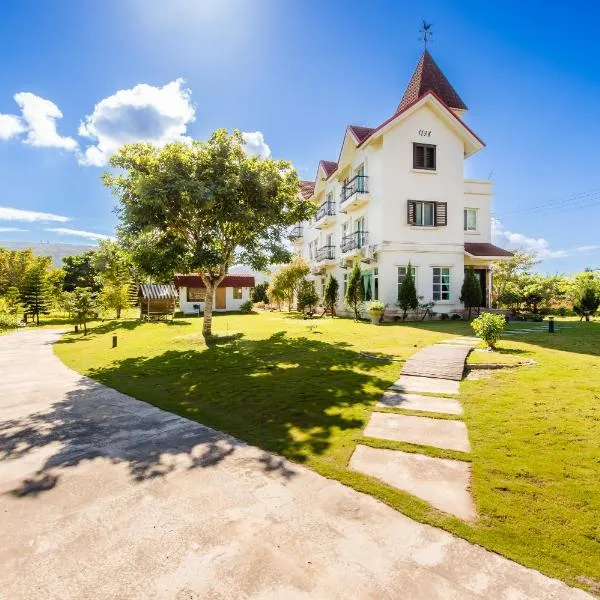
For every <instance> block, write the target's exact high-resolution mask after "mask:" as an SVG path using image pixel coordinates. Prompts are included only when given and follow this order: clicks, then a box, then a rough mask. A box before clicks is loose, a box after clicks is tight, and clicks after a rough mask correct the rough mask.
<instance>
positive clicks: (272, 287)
mask: <svg viewBox="0 0 600 600" xmlns="http://www.w3.org/2000/svg"><path fill="white" fill-rule="evenodd" d="M267 297H268V298H269V302H271V303H272V304H277V310H281V303H282V302H283V301H284V300H285V296H284V294H283V290H282V289H281V287H279V285H278V281H277V278H276V277H273V279H272V280H271V283H270V284H269V287H268V288H267Z"/></svg>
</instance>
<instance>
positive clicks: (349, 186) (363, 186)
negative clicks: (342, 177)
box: [340, 175, 369, 203]
mask: <svg viewBox="0 0 600 600" xmlns="http://www.w3.org/2000/svg"><path fill="white" fill-rule="evenodd" d="M368 180H369V178H368V177H367V176H366V175H355V176H354V177H353V178H352V179H351V180H350V181H347V182H346V185H344V186H342V193H341V198H340V202H341V203H343V202H346V200H348V198H351V197H352V196H354V194H366V193H367V192H368V191H369V187H368V183H369V181H368Z"/></svg>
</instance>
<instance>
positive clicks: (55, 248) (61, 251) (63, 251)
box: [0, 242, 96, 267]
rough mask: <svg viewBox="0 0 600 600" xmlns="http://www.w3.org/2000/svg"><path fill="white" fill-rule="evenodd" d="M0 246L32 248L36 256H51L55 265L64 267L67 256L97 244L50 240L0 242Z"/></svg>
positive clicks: (86, 250)
mask: <svg viewBox="0 0 600 600" xmlns="http://www.w3.org/2000/svg"><path fill="white" fill-rule="evenodd" d="M0 248H6V249H7V250H27V249H28V248H31V249H32V250H33V253H34V254H35V255H36V256H51V257H52V261H53V262H54V266H55V267H62V264H63V262H62V259H63V258H64V257H65V256H73V255H75V254H83V253H84V252H88V251H90V250H94V249H95V248H96V246H90V245H86V244H53V243H50V242H0Z"/></svg>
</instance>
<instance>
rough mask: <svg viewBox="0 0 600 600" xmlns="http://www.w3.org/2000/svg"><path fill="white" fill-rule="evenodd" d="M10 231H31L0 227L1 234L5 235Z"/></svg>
mask: <svg viewBox="0 0 600 600" xmlns="http://www.w3.org/2000/svg"><path fill="white" fill-rule="evenodd" d="M9 231H29V230H28V229H21V228H20V227H0V232H2V233H5V232H9Z"/></svg>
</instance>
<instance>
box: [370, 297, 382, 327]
mask: <svg viewBox="0 0 600 600" xmlns="http://www.w3.org/2000/svg"><path fill="white" fill-rule="evenodd" d="M367 310H368V311H369V316H370V317H371V323H373V324H374V325H379V323H380V322H381V318H382V317H383V313H384V312H385V304H384V303H383V302H379V300H372V301H371V302H369V307H368V309H367Z"/></svg>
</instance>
